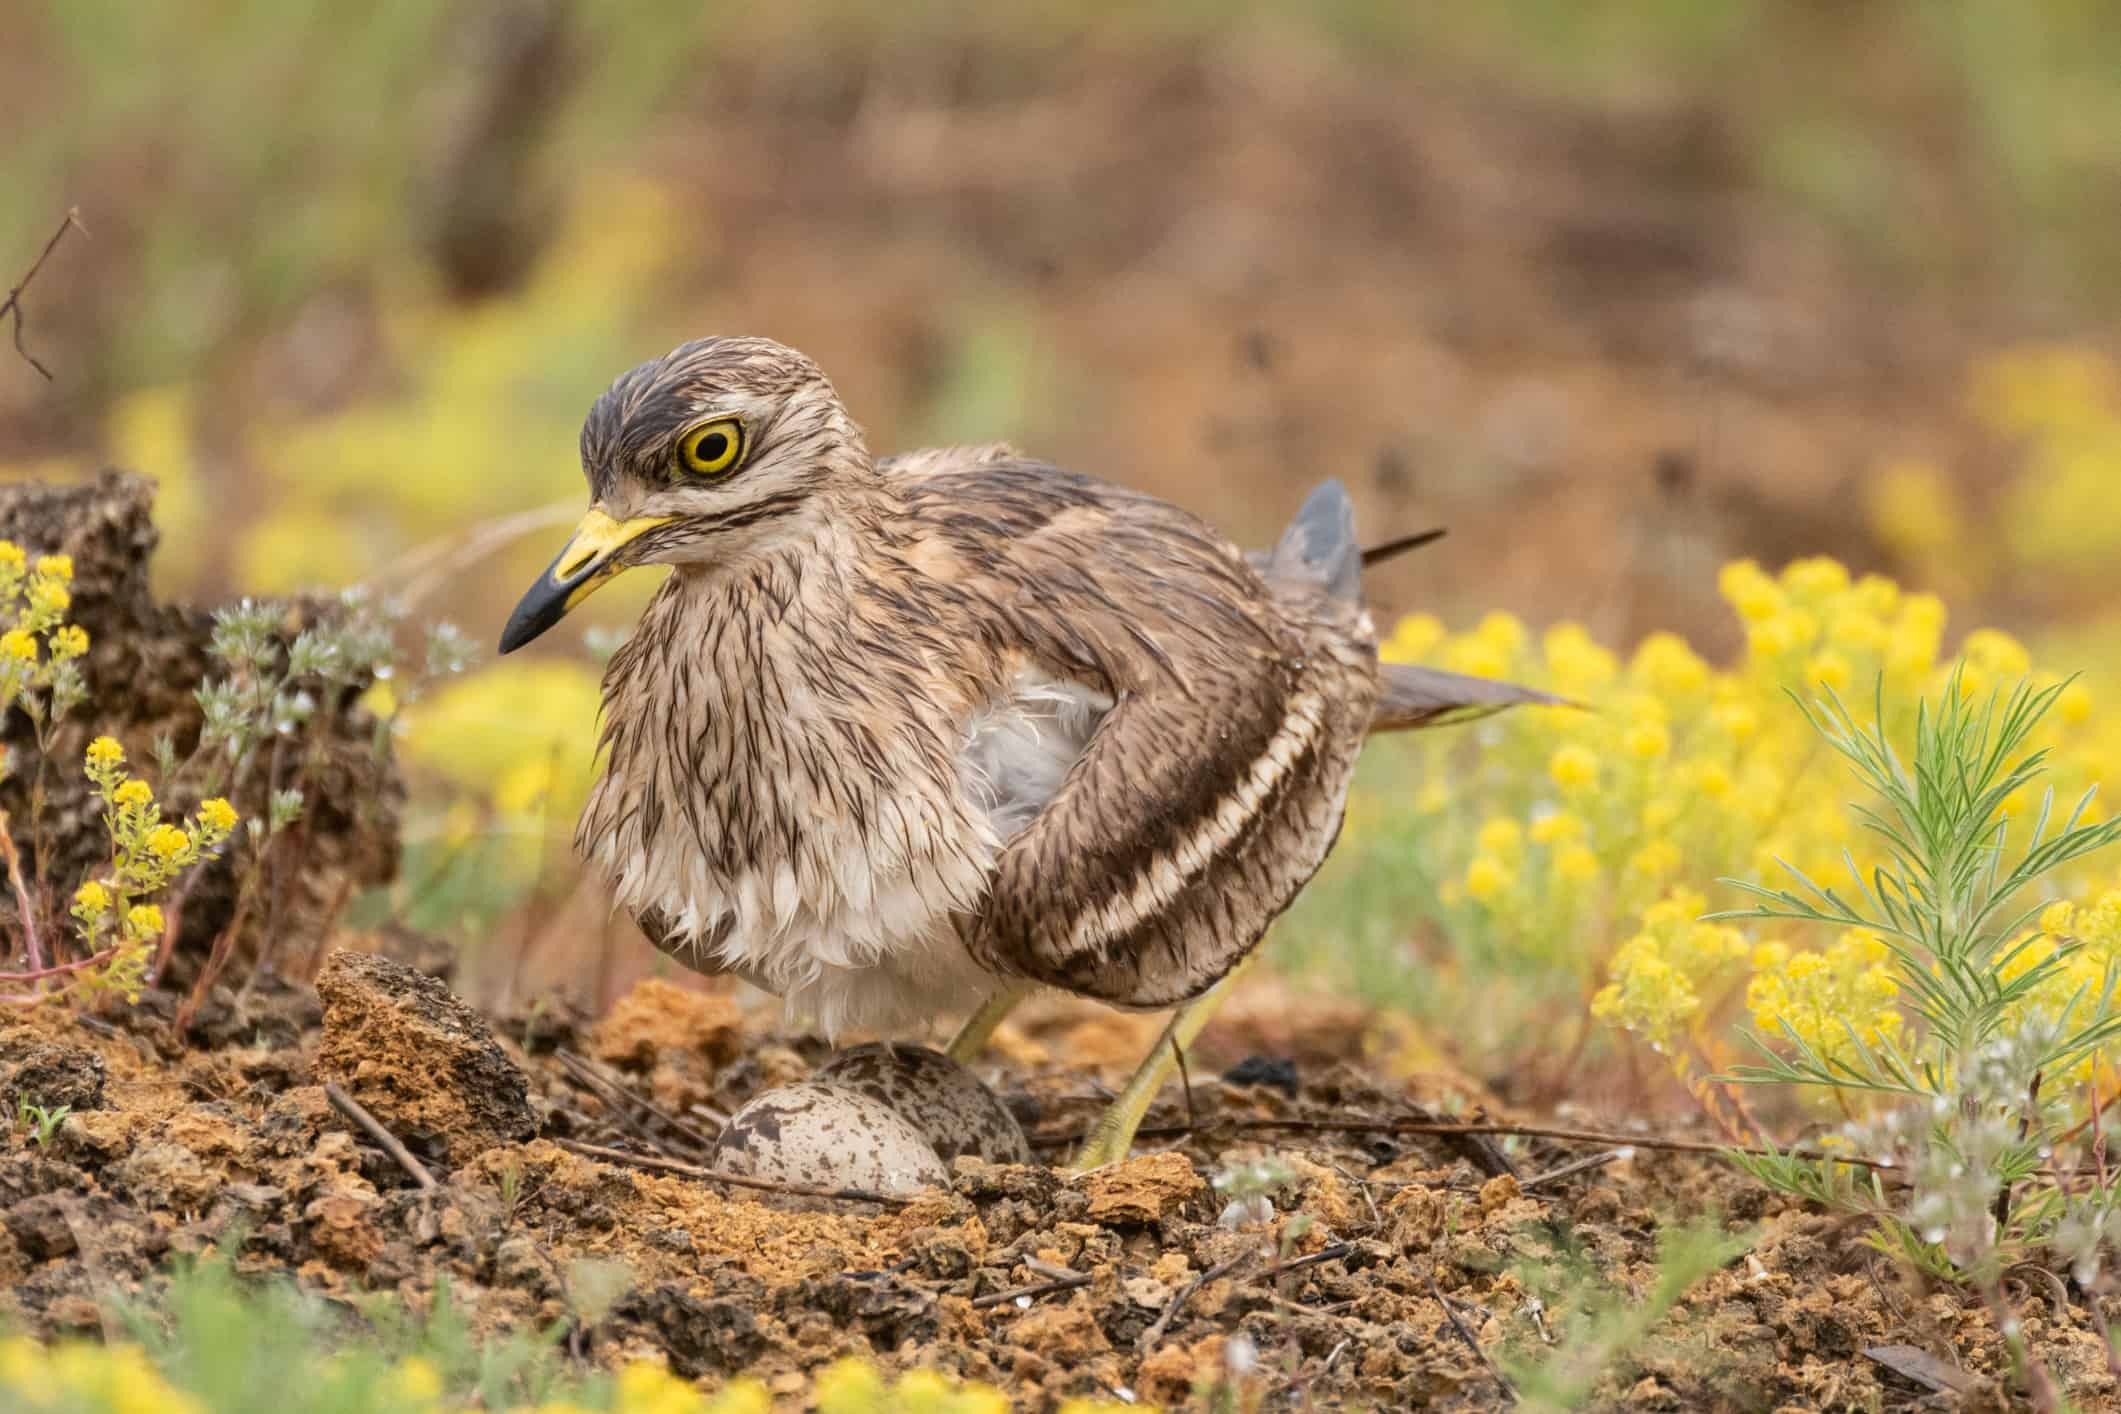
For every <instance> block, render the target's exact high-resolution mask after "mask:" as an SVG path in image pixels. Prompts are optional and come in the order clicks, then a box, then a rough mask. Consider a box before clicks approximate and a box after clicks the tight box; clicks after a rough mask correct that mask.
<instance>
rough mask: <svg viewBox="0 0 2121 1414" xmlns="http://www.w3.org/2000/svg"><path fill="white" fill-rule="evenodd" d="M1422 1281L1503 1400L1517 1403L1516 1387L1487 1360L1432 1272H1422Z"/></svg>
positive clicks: (1476, 1340) (1471, 1330) (1478, 1342)
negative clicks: (1483, 1368)
mask: <svg viewBox="0 0 2121 1414" xmlns="http://www.w3.org/2000/svg"><path fill="white" fill-rule="evenodd" d="M1422 1280H1423V1281H1426V1282H1427V1283H1428V1284H1429V1295H1430V1296H1431V1297H1433V1298H1434V1299H1435V1302H1436V1304H1437V1305H1439V1306H1441V1307H1443V1314H1444V1319H1446V1320H1448V1321H1449V1322H1450V1323H1451V1329H1452V1330H1454V1331H1456V1332H1458V1338H1459V1339H1460V1340H1462V1341H1464V1342H1465V1343H1466V1345H1467V1347H1468V1348H1470V1349H1471V1350H1472V1352H1473V1354H1474V1356H1475V1357H1476V1358H1477V1359H1478V1360H1479V1361H1480V1363H1481V1364H1483V1365H1485V1366H1487V1367H1488V1373H1489V1374H1491V1375H1493V1376H1494V1377H1495V1383H1496V1384H1498V1385H1501V1386H1502V1394H1503V1398H1504V1399H1506V1400H1507V1401H1509V1402H1510V1403H1511V1404H1515V1403H1516V1402H1517V1386H1515V1385H1513V1384H1511V1383H1510V1377H1509V1376H1508V1375H1505V1374H1504V1373H1503V1372H1502V1371H1501V1370H1500V1369H1499V1368H1497V1366H1496V1364H1495V1362H1494V1361H1493V1360H1490V1359H1489V1358H1488V1352H1487V1351H1485V1350H1482V1349H1481V1348H1480V1341H1479V1340H1478V1339H1476V1338H1475V1337H1474V1335H1473V1329H1472V1327H1470V1326H1468V1325H1467V1324H1466V1323H1465V1320H1464V1318H1463V1317H1461V1316H1460V1315H1459V1314H1458V1312H1457V1310H1456V1309H1454V1308H1453V1307H1452V1305H1451V1303H1450V1301H1449V1300H1447V1299H1446V1298H1445V1297H1444V1294H1443V1291H1442V1289H1441V1288H1439V1287H1438V1286H1437V1285H1436V1274H1435V1273H1434V1272H1423V1273H1422Z"/></svg>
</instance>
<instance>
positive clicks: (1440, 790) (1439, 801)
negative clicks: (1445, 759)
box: [1414, 781, 1451, 815]
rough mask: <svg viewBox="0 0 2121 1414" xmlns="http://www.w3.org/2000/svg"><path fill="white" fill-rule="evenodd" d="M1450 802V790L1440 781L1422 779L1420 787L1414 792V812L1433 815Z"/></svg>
mask: <svg viewBox="0 0 2121 1414" xmlns="http://www.w3.org/2000/svg"><path fill="white" fill-rule="evenodd" d="M1450 803H1451V792H1450V791H1449V790H1448V789H1447V788H1446V787H1445V786H1444V783H1443V782H1442V781H1423V782H1422V785H1421V789H1420V790H1418V791H1416V792H1415V793H1414V813H1415V814H1416V815H1435V814H1438V813H1439V812H1441V811H1442V810H1443V809H1444V807H1446V806H1448V805H1449V804H1450Z"/></svg>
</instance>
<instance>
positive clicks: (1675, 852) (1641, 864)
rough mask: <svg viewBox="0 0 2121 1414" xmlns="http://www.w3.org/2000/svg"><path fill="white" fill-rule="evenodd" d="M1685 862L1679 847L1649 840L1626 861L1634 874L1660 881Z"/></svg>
mask: <svg viewBox="0 0 2121 1414" xmlns="http://www.w3.org/2000/svg"><path fill="white" fill-rule="evenodd" d="M1685 862H1686V856H1685V854H1684V853H1683V852H1682V851H1681V850H1680V848H1679V846H1678V845H1676V844H1674V843H1673V842H1672V841H1670V840H1667V839H1656V840H1651V841H1650V842H1649V843H1647V844H1645V845H1644V846H1643V847H1642V848H1641V849H1638V850H1636V851H1635V854H1634V857H1633V858H1631V859H1629V860H1628V867H1629V868H1630V869H1633V870H1634V871H1635V872H1636V873H1638V874H1641V875H1644V876H1645V877H1648V878H1652V879H1660V878H1663V877H1664V876H1665V875H1667V874H1670V873H1671V872H1673V871H1674V870H1676V869H1677V868H1678V867H1679V866H1680V865H1681V864H1683V863H1685Z"/></svg>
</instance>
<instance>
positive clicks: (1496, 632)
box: [1473, 609, 1525, 653]
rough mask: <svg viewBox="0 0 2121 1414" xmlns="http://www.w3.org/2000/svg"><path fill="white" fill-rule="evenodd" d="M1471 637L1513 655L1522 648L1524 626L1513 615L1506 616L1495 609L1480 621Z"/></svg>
mask: <svg viewBox="0 0 2121 1414" xmlns="http://www.w3.org/2000/svg"><path fill="white" fill-rule="evenodd" d="M1473 636H1474V637H1476V638H1479V639H1481V640H1482V641H1484V642H1487V643H1492V644H1494V645H1495V646H1496V647H1497V648H1499V649H1501V650H1502V651H1503V652H1504V653H1515V652H1516V651H1517V650H1518V649H1520V648H1522V647H1524V640H1525V631H1524V625H1523V624H1522V623H1520V622H1518V619H1517V616H1516V615H1515V614H1507V613H1504V612H1503V611H1502V610H1500V609H1497V610H1495V611H1494V612H1492V613H1490V614H1488V615H1487V617H1485V618H1483V619H1482V620H1481V621H1480V623H1479V624H1478V625H1477V626H1476V627H1475V628H1474V630H1473Z"/></svg>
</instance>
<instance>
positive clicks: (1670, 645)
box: [1629, 633, 1709, 697]
mask: <svg viewBox="0 0 2121 1414" xmlns="http://www.w3.org/2000/svg"><path fill="white" fill-rule="evenodd" d="M1629 671H1630V672H1631V673H1633V674H1634V677H1635V680H1636V681H1637V682H1640V683H1642V684H1643V685H1644V686H1646V687H1648V688H1649V689H1650V690H1651V691H1652V692H1656V693H1661V694H1663V695H1664V696H1666V697H1689V696H1692V695H1693V694H1695V693H1698V692H1700V691H1701V690H1702V689H1704V688H1706V687H1707V686H1708V685H1709V665H1708V664H1707V663H1704V662H1703V661H1701V657H1700V655H1699V654H1697V653H1695V652H1694V650H1693V649H1691V648H1689V647H1688V646H1687V642H1686V640H1685V639H1683V638H1681V637H1680V636H1679V635H1678V634H1676V633H1653V634H1651V635H1650V636H1649V637H1648V638H1645V639H1643V640H1642V646H1641V647H1639V648H1637V649H1636V650H1635V661H1634V663H1633V664H1631V665H1630V667H1629Z"/></svg>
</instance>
